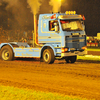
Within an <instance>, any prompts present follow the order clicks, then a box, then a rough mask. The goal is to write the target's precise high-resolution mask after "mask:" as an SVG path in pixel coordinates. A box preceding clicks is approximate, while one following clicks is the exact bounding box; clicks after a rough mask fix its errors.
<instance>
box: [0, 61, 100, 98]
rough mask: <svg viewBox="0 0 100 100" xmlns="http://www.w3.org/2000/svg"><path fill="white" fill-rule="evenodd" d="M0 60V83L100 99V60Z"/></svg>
mask: <svg viewBox="0 0 100 100" xmlns="http://www.w3.org/2000/svg"><path fill="white" fill-rule="evenodd" d="M26 60H27V59H19V60H14V61H2V60H0V84H3V85H7V86H14V87H19V88H28V89H34V90H37V91H38V90H40V91H46V92H56V93H61V94H65V95H74V96H80V97H83V98H88V99H93V98H95V99H96V100H99V99H100V62H97V61H81V60H77V62H75V63H74V64H70V63H66V62H65V61H64V60H61V61H57V60H56V61H55V63H54V64H45V63H44V62H40V61H37V60H33V59H29V61H26Z"/></svg>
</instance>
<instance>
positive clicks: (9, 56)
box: [1, 45, 14, 61]
mask: <svg viewBox="0 0 100 100" xmlns="http://www.w3.org/2000/svg"><path fill="white" fill-rule="evenodd" d="M1 58H2V59H3V60H5V61H11V60H13V59H14V53H13V51H12V48H11V47H10V46H9V45H6V46H4V47H2V49H1Z"/></svg>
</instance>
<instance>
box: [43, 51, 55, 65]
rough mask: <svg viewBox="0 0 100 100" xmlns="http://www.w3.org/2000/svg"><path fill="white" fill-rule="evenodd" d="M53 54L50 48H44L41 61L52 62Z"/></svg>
mask: <svg viewBox="0 0 100 100" xmlns="http://www.w3.org/2000/svg"><path fill="white" fill-rule="evenodd" d="M54 60H55V56H54V52H53V50H52V49H45V50H44V52H43V61H44V62H45V63H48V64H51V63H54Z"/></svg>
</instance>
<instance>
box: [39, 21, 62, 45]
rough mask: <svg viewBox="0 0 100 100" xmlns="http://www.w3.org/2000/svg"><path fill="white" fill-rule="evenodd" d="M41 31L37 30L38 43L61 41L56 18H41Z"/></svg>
mask: <svg viewBox="0 0 100 100" xmlns="http://www.w3.org/2000/svg"><path fill="white" fill-rule="evenodd" d="M39 29H41V31H39V36H38V41H39V43H43V44H45V43H49V44H54V43H57V44H58V43H61V36H60V28H59V24H58V21H56V20H41V28H39Z"/></svg>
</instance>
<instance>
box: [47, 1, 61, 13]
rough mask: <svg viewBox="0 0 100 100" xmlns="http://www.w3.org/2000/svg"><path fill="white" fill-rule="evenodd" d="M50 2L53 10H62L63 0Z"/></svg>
mask: <svg viewBox="0 0 100 100" xmlns="http://www.w3.org/2000/svg"><path fill="white" fill-rule="evenodd" d="M49 4H50V5H51V6H52V7H53V8H52V11H51V12H60V11H61V0H50V2H49Z"/></svg>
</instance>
